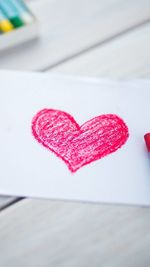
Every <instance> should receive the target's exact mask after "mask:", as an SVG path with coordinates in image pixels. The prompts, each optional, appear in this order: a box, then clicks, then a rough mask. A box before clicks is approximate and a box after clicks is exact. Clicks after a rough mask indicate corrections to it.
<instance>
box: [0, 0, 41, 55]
mask: <svg viewBox="0 0 150 267" xmlns="http://www.w3.org/2000/svg"><path fill="white" fill-rule="evenodd" d="M37 36H38V21H37V19H36V18H35V16H34V15H33V14H32V12H31V11H30V10H29V7H28V6H27V5H26V3H25V2H24V1H23V0H0V51H2V50H4V49H7V48H9V47H12V46H15V45H18V44H21V43H24V42H26V41H28V40H31V39H34V38H36V37H37Z"/></svg>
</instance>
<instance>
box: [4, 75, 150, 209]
mask: <svg viewBox="0 0 150 267" xmlns="http://www.w3.org/2000/svg"><path fill="white" fill-rule="evenodd" d="M149 101H150V82H149V81H141V80H139V81H132V82H131V81H128V82H125V81H118V82H117V81H116V82H115V81H112V82H110V81H105V80H96V79H95V80H94V79H91V80H90V79H89V80H88V79H87V80H86V79H77V78H73V77H63V76H55V75H49V74H35V73H31V74H28V73H19V72H8V71H7V72H6V71H1V72H0V194H4V195H18V196H30V197H44V198H50V199H65V200H77V201H91V202H105V203H122V204H123V203H124V204H138V205H150V157H149V155H148V153H147V151H146V148H145V144H144V139H143V136H144V134H145V133H146V132H149V131H150V104H149ZM44 108H51V109H58V110H63V111H65V112H67V113H70V114H71V115H72V116H73V117H74V119H75V120H76V121H77V122H78V124H79V125H82V124H83V123H84V122H86V121H88V120H90V119H92V118H93V117H96V116H99V115H101V114H108V113H112V114H117V115H118V116H120V117H121V118H122V119H123V120H124V121H125V122H126V124H127V125H128V128H129V134H130V136H129V139H128V140H127V142H126V144H125V145H124V146H122V148H121V149H119V150H117V151H116V152H114V153H112V154H110V155H108V156H106V157H104V158H102V159H100V160H97V161H95V162H92V163H90V164H88V165H86V166H83V167H82V168H80V169H79V170H78V171H77V172H75V173H74V174H72V173H71V172H70V171H69V170H68V167H67V166H66V164H65V163H64V162H63V161H62V160H61V159H60V158H58V157H57V156H56V155H55V154H54V153H52V152H51V151H49V150H48V149H46V148H44V147H43V146H42V145H41V144H39V143H38V142H37V141H36V140H35V139H34V137H33V135H32V132H31V121H32V118H33V116H34V115H35V114H36V113H37V112H38V111H39V110H42V109H44Z"/></svg>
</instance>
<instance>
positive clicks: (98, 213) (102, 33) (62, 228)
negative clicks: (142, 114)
mask: <svg viewBox="0 0 150 267" xmlns="http://www.w3.org/2000/svg"><path fill="white" fill-rule="evenodd" d="M27 2H28V3H29V5H30V7H31V9H32V10H33V12H34V13H35V14H36V16H37V17H38V19H39V22H40V38H39V39H38V40H36V41H32V42H30V43H26V44H23V45H21V46H19V47H17V48H13V49H11V50H8V51H6V52H3V53H1V54H0V69H17V70H31V71H46V72H51V73H61V74H67V75H68V74H70V75H74V76H81V75H82V76H89V77H99V78H100V77H105V78H111V79H116V78H117V79H126V78H128V79H135V78H146V79H147V78H150V52H149V49H150V1H149V0H126V1H124V0H101V1H100V0H61V1H60V0H27ZM149 251H150V209H149V208H144V207H133V206H132V207H131V206H122V205H118V206H117V205H104V204H99V205H97V204H89V203H87V204H86V203H84V204H83V203H75V202H65V201H54V200H39V199H34V200H33V199H22V198H14V197H11V196H9V197H3V196H1V198H0V267H9V266H11V267H26V266H28V267H51V266H52V267H80V266H81V267H88V266H92V267H120V266H121V267H133V266H135V267H145V266H150V252H149Z"/></svg>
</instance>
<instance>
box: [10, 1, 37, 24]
mask: <svg viewBox="0 0 150 267" xmlns="http://www.w3.org/2000/svg"><path fill="white" fill-rule="evenodd" d="M7 1H8V3H9V4H12V5H13V7H14V8H15V9H16V11H17V12H18V13H19V14H20V17H21V19H22V20H23V21H24V23H25V24H30V23H32V22H33V20H34V19H33V16H32V15H31V14H30V11H29V10H28V8H27V7H26V5H25V4H24V3H23V1H22V0H7Z"/></svg>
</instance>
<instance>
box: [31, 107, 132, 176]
mask: <svg viewBox="0 0 150 267" xmlns="http://www.w3.org/2000/svg"><path fill="white" fill-rule="evenodd" d="M32 133H33V136H34V137H35V139H36V140H37V141H38V142H39V143H40V144H42V145H43V146H44V147H46V148H47V149H49V150H50V151H52V152H54V153H55V154H56V155H57V156H58V157H59V158H61V159H62V160H63V161H64V162H65V163H66V164H67V166H68V168H69V170H70V171H71V172H76V171H77V170H78V169H79V168H81V167H83V166H84V165H86V164H89V163H91V162H93V161H95V160H98V159H101V158H103V157H105V156H107V155H109V154H111V153H113V152H115V151H117V150H118V149H119V148H121V147H122V145H124V144H125V143H126V141H127V139H128V137H129V132H128V127H127V125H126V124H125V122H124V121H123V120H122V119H121V118H119V117H118V116H117V115H115V114H105V115H100V116H97V117H95V118H93V119H91V120H89V121H87V122H85V123H84V124H82V125H81V126H80V125H78V123H77V122H76V121H75V120H74V118H73V117H72V116H71V115H70V114H68V113H66V112H64V111H60V110H55V109H43V110H41V111H39V112H38V113H37V114H36V115H35V116H34V117H33V120H32Z"/></svg>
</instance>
